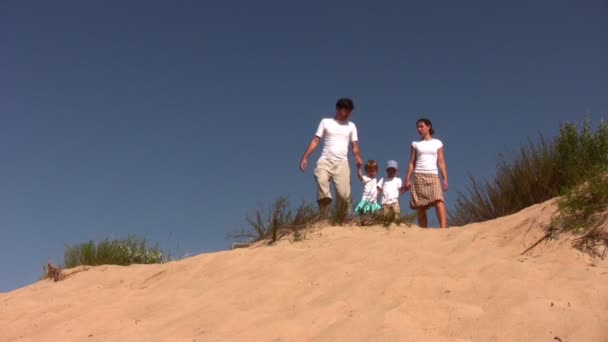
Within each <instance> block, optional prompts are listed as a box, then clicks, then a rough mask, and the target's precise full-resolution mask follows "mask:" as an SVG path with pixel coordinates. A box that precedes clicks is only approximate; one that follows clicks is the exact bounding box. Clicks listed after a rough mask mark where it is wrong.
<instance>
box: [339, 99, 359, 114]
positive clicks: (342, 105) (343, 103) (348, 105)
mask: <svg viewBox="0 0 608 342" xmlns="http://www.w3.org/2000/svg"><path fill="white" fill-rule="evenodd" d="M336 109H346V110H348V111H351V112H352V111H353V109H355V104H354V103H353V100H351V99H349V98H346V97H343V98H341V99H339V100H338V102H336Z"/></svg>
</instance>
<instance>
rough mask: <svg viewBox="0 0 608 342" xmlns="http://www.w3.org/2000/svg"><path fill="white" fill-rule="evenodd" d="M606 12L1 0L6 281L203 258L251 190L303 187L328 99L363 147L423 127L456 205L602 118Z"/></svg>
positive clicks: (310, 185) (0, 185) (271, 194)
mask: <svg viewBox="0 0 608 342" xmlns="http://www.w3.org/2000/svg"><path fill="white" fill-rule="evenodd" d="M607 18H608V2H606V1H605V0H602V1H593V0H589V1H578V2H575V1H509V2H491V1H465V2H458V4H456V3H455V2H453V1H443V2H439V1H411V2H409V1H329V0H327V1H325V0H324V1H319V0H311V1H298V2H295V1H278V0H277V1H231V0H226V1H2V2H1V3H0V41H1V42H2V44H1V46H0V90H1V91H0V115H1V119H2V120H1V124H0V163H1V164H0V229H1V232H2V234H1V237H0V260H1V261H2V267H0V291H8V290H11V289H14V288H17V287H20V286H24V285H26V284H28V283H30V282H32V281H35V280H36V279H37V278H38V277H39V276H40V275H41V268H42V265H43V264H44V263H45V262H46V261H47V260H52V261H54V262H58V263H61V262H62V256H63V250H64V246H65V244H74V243H79V242H84V241H87V240H89V239H94V240H98V239H102V238H106V237H124V236H127V235H129V234H137V235H140V236H145V237H147V238H148V239H150V240H152V241H156V242H159V243H160V244H161V246H162V247H163V248H166V249H168V250H170V251H171V252H174V253H175V252H176V248H177V244H179V246H180V247H179V248H180V252H179V253H180V254H183V253H186V252H189V253H198V252H210V251H217V250H221V249H227V248H228V247H229V245H230V241H229V240H226V238H225V236H226V233H227V232H229V231H231V230H233V229H235V228H238V227H241V226H243V224H244V220H243V216H244V213H245V212H246V211H247V210H253V209H255V208H256V207H257V205H258V204H259V203H263V204H264V203H268V202H270V201H272V200H273V199H275V198H276V197H278V196H279V195H283V194H285V195H287V194H289V195H291V198H292V199H293V201H294V202H298V201H300V200H302V199H307V200H314V193H315V192H314V181H313V178H312V167H311V168H309V170H308V172H307V173H306V174H302V173H300V172H299V171H298V163H299V158H300V156H301V154H302V152H303V150H304V148H305V147H306V144H307V143H308V142H309V140H310V138H311V137H312V135H313V134H314V131H315V129H316V126H317V124H318V121H319V120H320V119H321V118H322V117H324V116H332V115H333V111H334V104H335V101H336V99H337V98H338V97H341V96H349V97H352V98H353V99H354V101H355V105H356V106H357V110H356V112H355V113H354V115H353V116H352V120H353V121H354V122H355V123H356V124H357V126H358V128H359V137H360V144H361V149H362V154H363V157H364V159H376V160H379V161H381V162H382V163H384V162H385V161H386V160H388V159H396V160H398V161H399V163H400V164H401V165H404V164H405V161H406V159H407V157H408V154H409V144H410V142H411V141H412V140H413V139H415V138H416V129H415V121H416V119H417V118H418V117H420V116H421V115H424V116H428V117H429V118H430V119H431V120H433V123H434V126H435V128H436V131H437V135H436V136H437V137H438V138H440V139H442V140H443V141H444V143H445V144H446V150H445V151H446V158H447V163H448V171H449V174H450V183H451V191H450V192H449V193H448V195H447V199H448V204H449V205H450V204H452V203H453V200H454V198H455V195H456V192H457V191H458V190H462V189H463V188H464V186H465V185H466V172H467V171H470V172H471V173H472V174H473V175H475V176H478V177H488V176H490V175H492V174H493V172H494V166H495V162H496V156H497V154H498V153H500V152H508V151H511V150H513V149H515V148H516V147H517V146H518V145H519V144H520V143H522V142H524V141H525V140H526V138H527V137H529V136H536V134H537V133H538V132H542V133H543V134H545V135H548V136H551V135H553V134H555V132H556V131H557V130H558V127H559V123H560V122H561V121H566V120H572V121H574V120H580V119H582V118H583V116H584V115H585V113H588V112H589V113H591V114H592V115H593V117H594V118H595V119H596V120H598V119H599V118H600V117H603V116H605V115H606V114H608V63H606V61H608V20H607ZM318 155H319V153H318V151H317V153H316V154H315V155H314V156H313V157H312V159H311V162H312V161H314V160H316V159H317V158H318ZM311 164H314V163H311ZM311 166H312V165H311ZM353 172H354V171H353ZM353 176H354V173H353ZM353 187H354V196H355V199H356V200H358V198H359V196H360V193H361V190H360V187H359V185H358V183H357V182H356V181H355V179H353ZM402 206H404V207H405V206H407V197H405V198H404V199H403V200H402Z"/></svg>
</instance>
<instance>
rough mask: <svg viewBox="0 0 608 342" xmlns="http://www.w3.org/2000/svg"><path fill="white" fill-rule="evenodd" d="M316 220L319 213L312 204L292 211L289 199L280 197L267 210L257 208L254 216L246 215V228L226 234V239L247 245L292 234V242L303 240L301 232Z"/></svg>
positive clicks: (270, 241) (303, 204) (301, 205)
mask: <svg viewBox="0 0 608 342" xmlns="http://www.w3.org/2000/svg"><path fill="white" fill-rule="evenodd" d="M318 219H319V212H318V210H317V208H316V206H315V205H313V204H312V203H309V202H306V201H304V202H302V203H301V204H300V205H299V206H298V207H297V208H296V209H295V210H294V209H292V208H291V205H290V202H289V199H288V198H287V197H285V196H281V197H279V198H277V199H276V200H275V201H274V202H273V203H272V204H271V205H270V206H269V207H268V208H266V209H264V208H259V209H257V210H256V211H255V213H254V214H246V215H245V220H246V221H247V225H248V227H247V228H244V229H239V230H237V231H234V232H232V233H230V234H228V238H229V239H237V240H246V242H249V243H252V242H257V241H261V240H268V241H269V243H273V242H275V241H277V240H279V239H280V238H282V237H283V236H285V235H288V234H293V236H294V241H299V240H301V239H302V238H303V230H304V229H305V228H307V227H308V226H310V225H311V224H313V223H315V222H317V221H318Z"/></svg>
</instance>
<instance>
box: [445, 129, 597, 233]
mask: <svg viewBox="0 0 608 342" xmlns="http://www.w3.org/2000/svg"><path fill="white" fill-rule="evenodd" d="M607 162H608V126H607V125H606V123H605V122H604V121H601V122H600V123H599V125H598V127H597V130H596V131H595V132H594V131H593V129H592V125H591V121H590V119H589V117H587V118H586V119H585V120H584V122H583V124H582V127H581V128H580V129H578V128H577V125H576V124H574V123H566V124H563V125H562V126H561V129H560V132H559V135H558V136H557V137H556V138H554V139H545V138H544V137H543V136H542V135H541V136H540V138H539V139H538V140H537V141H534V140H528V143H527V144H526V145H525V146H523V147H521V148H520V149H519V151H517V153H515V154H513V156H512V157H511V158H507V157H505V156H504V155H500V156H499V159H498V163H497V167H496V174H495V176H494V178H493V179H492V180H483V181H478V180H476V179H475V178H474V177H473V176H472V175H469V185H468V186H467V189H466V191H465V192H460V193H458V195H457V199H456V203H455V206H454V208H453V210H451V211H450V223H451V225H455V226H459V225H464V224H468V223H472V222H481V221H486V220H491V219H495V218H498V217H501V216H505V215H509V214H513V213H515V212H517V211H519V210H522V209H524V208H526V207H529V206H531V205H533V204H536V203H541V202H544V201H546V200H549V199H551V198H554V197H557V196H560V195H562V194H564V193H565V191H567V189H570V188H572V187H573V186H576V185H578V184H581V182H583V181H584V180H585V179H587V178H588V177H591V175H593V174H595V173H597V170H598V168H600V167H601V166H602V165H606V163H607Z"/></svg>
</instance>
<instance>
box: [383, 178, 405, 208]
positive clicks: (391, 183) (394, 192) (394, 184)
mask: <svg viewBox="0 0 608 342" xmlns="http://www.w3.org/2000/svg"><path fill="white" fill-rule="evenodd" d="M402 185H403V183H402V182H401V178H399V177H393V178H388V179H387V180H384V178H382V179H380V181H379V182H378V187H379V188H380V189H382V204H392V203H395V202H399V189H401V187H402Z"/></svg>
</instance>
